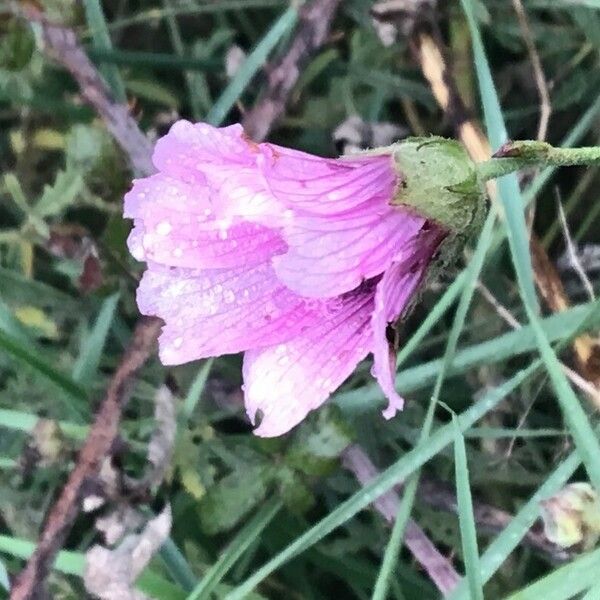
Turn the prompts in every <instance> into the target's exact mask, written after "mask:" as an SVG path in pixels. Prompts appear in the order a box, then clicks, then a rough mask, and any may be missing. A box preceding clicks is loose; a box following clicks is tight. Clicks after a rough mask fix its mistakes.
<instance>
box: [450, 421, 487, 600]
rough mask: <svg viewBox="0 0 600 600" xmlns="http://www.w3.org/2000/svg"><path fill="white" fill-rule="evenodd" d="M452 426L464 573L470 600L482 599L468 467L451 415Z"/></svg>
mask: <svg viewBox="0 0 600 600" xmlns="http://www.w3.org/2000/svg"><path fill="white" fill-rule="evenodd" d="M452 424H453V425H454V467H455V478H456V498H457V500H458V522H459V525H460V537H461V541H462V549H463V557H464V561H465V571H466V573H467V581H468V583H469V592H470V596H471V600H484V599H483V584H482V581H481V575H480V571H479V550H478V548H477V530H476V527H475V517H474V515H473V499H472V498H471V488H470V486H469V466H468V463H467V450H466V448H465V438H464V437H463V434H462V432H461V430H460V428H459V426H458V422H457V420H456V417H455V416H454V415H452Z"/></svg>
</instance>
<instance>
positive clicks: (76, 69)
mask: <svg viewBox="0 0 600 600" xmlns="http://www.w3.org/2000/svg"><path fill="white" fill-rule="evenodd" d="M11 9H12V10H13V11H14V12H15V14H19V15H21V16H24V17H26V18H27V19H29V20H30V21H33V22H35V23H37V24H38V25H39V26H40V31H41V34H42V39H43V41H44V44H45V50H46V52H47V53H48V54H49V55H50V56H51V57H52V58H54V59H55V60H57V61H58V62H59V63H60V64H62V65H63V66H64V67H65V68H66V69H67V70H68V71H69V72H70V73H71V74H72V75H73V77H74V78H75V80H76V81H77V83H78V84H79V87H80V90H81V94H82V96H83V97H84V99H85V100H86V101H87V102H88V103H89V104H90V105H91V106H92V107H93V108H94V109H95V110H96V111H97V112H98V114H99V116H100V117H101V118H102V120H103V121H104V123H105V125H106V128H107V129H108V131H109V132H110V133H111V134H112V136H113V137H114V138H115V140H116V141H117V143H118V144H119V145H120V146H121V149H122V150H123V152H124V153H125V155H126V157H127V159H128V160H129V162H130V164H131V168H132V170H133V171H134V173H135V174H136V175H149V174H150V173H152V172H153V171H154V168H153V166H152V160H151V155H152V147H151V145H150V142H149V141H148V139H147V138H146V136H145V135H144V134H143V133H142V132H141V130H140V129H139V127H138V125H137V123H136V121H135V120H134V119H133V118H132V117H131V115H130V114H129V110H128V108H127V106H124V105H122V104H119V103H118V102H116V101H115V100H114V98H112V96H111V93H110V91H109V89H108V87H107V86H106V84H105V82H104V81H103V79H102V78H101V77H100V75H99V73H98V71H97V70H96V68H95V67H94V65H93V64H92V63H91V62H90V60H89V59H88V57H87V55H86V54H85V52H84V51H83V49H82V48H81V46H80V45H79V43H78V42H77V38H76V36H75V33H74V32H73V31H72V30H70V29H68V28H66V27H63V26H61V25H56V24H53V23H51V22H50V21H48V20H47V19H46V17H45V16H44V14H43V13H42V12H40V11H39V10H38V9H37V8H36V7H35V6H34V5H33V4H22V5H19V4H16V3H14V4H12V5H11ZM161 326H162V322H161V321H160V319H155V318H142V319H141V320H140V321H139V322H138V324H137V325H136V328H135V330H134V332H133V336H132V339H131V342H130V345H129V347H128V349H127V351H126V352H125V354H124V355H123V357H122V359H121V361H120V363H119V366H118V367H117V369H116V371H115V373H114V375H113V377H112V379H111V381H110V383H109V385H108V388H107V390H106V393H105V395H104V398H103V399H102V401H101V403H100V408H99V410H98V412H97V414H96V417H95V420H94V423H93V425H92V427H91V429H90V433H89V435H88V437H87V439H86V441H85V444H84V446H83V448H82V449H81V451H80V453H79V456H78V458H77V463H76V465H75V467H74V469H73V471H71V473H70V475H69V478H68V480H67V483H66V484H65V486H64V488H63V489H62V491H61V492H60V494H59V497H58V500H57V501H56V502H55V504H54V505H53V506H52V508H51V509H50V511H49V513H48V516H47V518H46V520H45V522H44V525H43V528H42V532H41V534H40V538H39V541H38V544H37V547H36V550H35V552H34V553H33V555H32V556H31V557H30V559H29V560H28V562H27V565H26V566H25V568H24V569H23V571H21V573H20V574H19V575H18V576H17V578H16V579H15V582H14V585H13V587H12V590H11V595H10V598H11V600H35V599H37V598H43V597H44V596H45V584H44V582H45V579H46V576H47V574H48V569H49V568H50V566H51V565H52V563H53V561H54V558H55V557H56V554H57V553H58V551H59V550H60V548H61V547H62V546H63V544H64V542H65V540H66V538H67V535H68V533H69V531H70V529H71V527H72V525H73V522H74V521H75V519H76V517H77V514H78V512H79V509H80V506H79V503H80V501H81V499H82V491H83V489H84V486H85V484H86V482H87V481H89V480H90V479H91V478H93V477H94V476H95V475H96V474H97V473H98V470H99V468H100V465H101V463H102V461H103V460H104V458H105V457H106V456H107V455H108V454H109V452H110V449H111V446H112V445H113V443H114V441H115V439H116V437H117V434H118V427H119V423H120V420H121V414H122V409H123V406H124V405H125V404H126V402H127V399H128V393H127V392H128V387H129V383H130V382H131V381H132V379H133V377H134V376H135V374H136V372H137V371H138V370H139V369H140V368H141V367H142V365H143V364H144V362H145V361H146V360H147V359H148V357H149V356H150V354H151V352H152V350H153V348H154V345H155V343H156V339H157V337H158V334H159V331H160V328H161Z"/></svg>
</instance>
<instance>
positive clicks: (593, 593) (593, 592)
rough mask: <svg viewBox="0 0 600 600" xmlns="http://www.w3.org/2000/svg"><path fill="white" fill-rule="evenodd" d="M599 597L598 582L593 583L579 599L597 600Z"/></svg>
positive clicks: (599, 587) (599, 584) (599, 585)
mask: <svg viewBox="0 0 600 600" xmlns="http://www.w3.org/2000/svg"><path fill="white" fill-rule="evenodd" d="M598 598H600V583H598V584H596V585H593V586H592V587H591V588H590V589H589V590H588V592H587V594H586V595H585V596H583V597H582V598H581V600H598Z"/></svg>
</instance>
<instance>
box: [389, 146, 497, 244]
mask: <svg viewBox="0 0 600 600" xmlns="http://www.w3.org/2000/svg"><path fill="white" fill-rule="evenodd" d="M392 148H393V151H392V152H393V158H394V164H395V167H396V170H397V172H398V173H399V174H400V177H401V183H400V186H399V188H398V189H397V190H396V194H395V197H394V200H393V202H392V203H393V204H394V205H396V206H406V207H410V208H412V209H414V211H415V212H416V213H417V214H420V215H423V216H426V217H428V218H430V219H433V220H434V221H436V222H437V223H439V224H441V225H442V226H444V227H445V228H446V229H447V230H448V231H449V232H450V234H451V235H455V236H460V237H462V238H468V237H469V236H470V235H471V234H472V233H474V232H476V231H477V230H478V229H479V227H480V225H481V223H482V222H483V218H484V217H485V213H486V208H487V201H486V193H485V188H484V186H483V184H482V182H480V181H479V178H478V176H477V170H476V167H475V163H474V162H473V161H472V160H471V158H470V157H469V155H468V154H467V152H466V150H465V148H464V147H463V146H462V144H460V143H459V142H457V141H455V140H449V139H445V138H440V137H429V138H408V139H406V140H404V141H402V142H399V143H398V144H394V146H392Z"/></svg>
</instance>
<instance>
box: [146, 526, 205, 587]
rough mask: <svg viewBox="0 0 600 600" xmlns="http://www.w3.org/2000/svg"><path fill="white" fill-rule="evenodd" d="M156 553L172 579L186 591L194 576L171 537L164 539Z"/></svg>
mask: <svg viewBox="0 0 600 600" xmlns="http://www.w3.org/2000/svg"><path fill="white" fill-rule="evenodd" d="M153 516H154V515H153ZM158 554H159V556H160V557H161V558H162V560H163V562H164V563H165V566H166V567H167V569H168V571H169V574H170V575H171V577H172V578H173V580H174V581H176V582H177V583H178V584H179V586H180V587H181V588H182V589H184V590H185V591H186V592H188V591H189V590H191V589H192V588H193V587H194V584H195V583H196V576H195V575H194V572H193V571H192V568H191V567H190V565H189V563H188V562H187V560H186V559H185V556H183V554H182V552H181V550H179V548H178V547H177V544H175V542H174V541H173V539H172V538H171V537H168V538H167V539H166V540H165V542H164V544H163V545H162V546H161V547H160V550H159V551H158Z"/></svg>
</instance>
